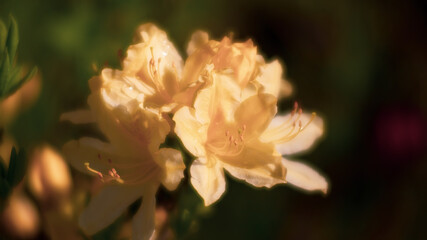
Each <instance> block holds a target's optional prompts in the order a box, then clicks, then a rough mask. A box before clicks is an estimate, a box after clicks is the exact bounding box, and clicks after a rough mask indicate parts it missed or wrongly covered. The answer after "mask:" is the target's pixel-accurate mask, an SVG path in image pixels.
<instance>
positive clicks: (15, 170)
mask: <svg viewBox="0 0 427 240" xmlns="http://www.w3.org/2000/svg"><path fill="white" fill-rule="evenodd" d="M26 170H27V157H26V154H25V151H24V150H20V151H19V153H16V149H15V147H13V148H12V153H11V154H10V162H9V170H8V171H7V181H8V182H9V185H10V186H12V187H14V186H16V185H18V183H19V182H20V181H21V180H22V179H23V178H24V175H25V172H26Z"/></svg>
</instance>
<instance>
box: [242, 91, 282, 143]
mask: <svg viewBox="0 0 427 240" xmlns="http://www.w3.org/2000/svg"><path fill="white" fill-rule="evenodd" d="M276 101H277V99H276V98H275V97H274V96H273V95H271V94H259V95H255V96H252V97H249V98H248V99H246V100H245V101H244V102H242V103H241V104H240V106H239V107H238V108H237V109H236V112H235V114H234V116H235V119H236V122H237V123H238V124H239V125H242V126H243V125H244V126H246V127H245V128H246V132H247V134H248V135H249V137H258V136H259V135H260V134H261V133H262V132H263V131H264V130H265V129H266V128H267V126H268V125H269V124H270V121H271V119H273V117H274V115H275V114H276V111H277V107H276Z"/></svg>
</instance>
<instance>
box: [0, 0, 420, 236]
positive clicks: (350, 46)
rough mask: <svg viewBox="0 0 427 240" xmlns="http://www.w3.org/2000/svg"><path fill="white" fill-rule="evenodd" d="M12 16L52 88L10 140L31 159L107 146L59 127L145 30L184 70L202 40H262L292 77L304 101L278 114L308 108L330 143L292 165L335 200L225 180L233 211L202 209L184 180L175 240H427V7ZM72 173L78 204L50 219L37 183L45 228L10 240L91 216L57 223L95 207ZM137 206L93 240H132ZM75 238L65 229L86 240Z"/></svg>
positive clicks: (92, 10)
mask: <svg viewBox="0 0 427 240" xmlns="http://www.w3.org/2000/svg"><path fill="white" fill-rule="evenodd" d="M10 13H11V14H13V15H14V17H15V18H16V20H17V22H18V25H19V34H20V45H19V49H18V53H17V56H18V61H19V62H20V63H22V64H24V65H28V68H29V67H31V66H34V65H37V66H38V69H39V72H38V75H37V77H38V78H39V79H40V80H39V81H40V85H37V86H41V87H40V89H41V90H40V92H39V94H38V97H37V98H35V99H36V100H35V101H34V103H33V104H32V105H31V106H29V107H26V108H25V109H24V110H22V111H20V112H19V113H17V114H16V117H15V118H14V119H13V120H10V121H8V123H7V124H5V126H4V130H3V132H2V133H1V134H2V135H6V134H7V136H10V138H11V139H14V140H13V141H14V143H15V144H17V145H19V146H22V147H24V148H28V149H39V148H40V147H38V146H39V145H40V144H41V143H43V144H48V145H49V146H50V147H49V148H52V149H56V151H59V150H58V149H60V148H61V146H62V145H63V144H64V143H65V142H66V141H67V140H69V139H72V138H74V139H75V138H78V137H80V136H83V135H87V134H99V133H98V132H96V131H95V130H93V128H91V127H90V126H88V127H81V126H73V125H71V124H68V123H64V122H59V121H58V120H59V115H60V114H61V113H62V112H65V111H70V110H75V109H80V108H84V107H87V103H86V99H87V96H88V94H89V92H90V91H89V87H88V84H87V82H88V79H89V78H91V77H92V76H93V75H96V74H97V69H101V68H102V67H103V66H110V67H113V68H120V61H119V58H118V55H120V54H119V53H120V52H124V51H125V50H126V48H127V46H129V44H131V43H132V37H133V34H134V31H135V29H136V28H137V27H138V25H139V24H142V23H146V22H154V23H156V24H158V26H159V27H161V28H163V29H165V30H166V32H167V33H168V36H169V39H170V40H171V41H172V42H173V43H174V44H175V46H176V48H177V49H178V50H179V51H180V53H181V55H182V56H183V57H184V58H185V57H186V55H185V49H186V46H187V45H186V44H187V43H188V40H189V38H190V36H191V34H192V33H193V32H194V31H195V30H198V29H202V30H206V31H208V32H209V33H210V35H211V37H212V38H214V39H221V38H222V36H224V35H227V34H229V33H230V32H233V33H234V39H236V40H246V39H248V38H252V39H253V40H254V42H255V43H256V44H257V45H258V50H259V52H261V54H263V55H264V56H265V58H266V59H267V60H269V61H270V60H273V59H276V58H277V59H280V61H281V62H282V63H284V64H285V66H286V73H285V74H286V77H287V78H288V79H289V81H290V82H291V83H292V85H293V87H294V90H295V91H294V93H293V95H292V97H290V98H287V99H284V100H282V101H281V103H280V109H281V110H282V111H285V110H289V109H291V108H292V105H293V102H294V101H298V102H299V103H300V104H302V106H303V108H304V109H306V110H307V111H316V112H317V113H318V114H319V115H320V116H322V117H323V118H324V119H325V122H326V124H327V126H326V134H325V136H324V138H323V139H322V140H321V141H319V142H318V144H317V145H316V147H315V148H313V149H312V151H310V152H306V153H303V154H299V155H297V156H292V158H291V159H298V160H304V161H305V162H307V163H310V164H312V165H313V166H316V168H317V169H318V170H319V171H320V172H322V173H323V174H325V175H326V176H328V178H329V182H330V186H331V187H330V193H329V194H328V195H327V196H322V195H321V194H306V193H304V192H301V191H298V190H297V189H293V188H291V187H288V186H276V187H274V188H273V189H270V190H266V189H254V188H252V187H250V186H248V185H246V184H244V183H242V182H240V181H236V180H234V179H232V178H230V177H228V179H227V180H228V191H227V193H226V194H225V196H224V197H223V198H222V200H221V201H219V202H218V203H216V204H214V205H213V206H212V207H209V208H204V207H203V206H202V202H201V199H200V198H199V196H198V195H197V194H196V193H195V191H194V190H193V189H192V187H191V186H190V185H189V183H188V180H186V181H184V182H183V183H182V184H181V186H180V188H178V191H176V192H173V193H168V192H166V191H164V190H161V191H160V192H159V194H158V206H159V211H158V216H157V217H159V218H160V219H163V221H164V222H165V227H164V229H165V230H164V232H165V237H164V239H170V238H171V236H174V237H175V238H177V239H427V231H426V229H425V226H426V225H427V177H426V176H427V154H426V153H427V151H426V149H427V146H426V144H427V138H426V136H427V135H426V132H427V120H426V116H427V3H426V1H422V0H413V1H398V0H389V1H380V0H375V1H363V0H362V1H355V0H345V1H342V0H323V1H315V0H299V1H273V0H263V1H227V0H209V1H200V0H158V1H136V0H128V1H119V0H98V1H95V0H91V1H78V0H74V1H72V0H64V1H47V0H43V1H33V0H20V1H8V0H2V1H0V18H1V19H3V20H4V21H7V18H8V15H9V14H10ZM31 89H33V87H31ZM2 114H3V115H4V114H5V113H4V112H3V113H1V112H0V115H2ZM5 142H6V140H3V143H2V144H5ZM40 151H41V152H43V150H40ZM36 152H37V151H36ZM34 154H36V153H34ZM38 154H42V153H38ZM52 154H60V153H52ZM36 155H37V154H36ZM58 157H59V156H58ZM59 158H60V157H59ZM33 161H36V160H33ZM69 171H70V174H71V176H72V179H73V182H72V183H69V185H70V186H71V187H69V188H70V190H69V191H71V193H69V195H66V194H65V195H64V196H66V197H65V198H67V199H68V200H67V201H68V204H69V205H64V206H62V205H61V207H58V208H55V207H52V205H51V204H50V203H49V201H48V202H46V201H45V200H40V198H38V197H37V194H36V193H34V191H30V190H29V189H30V187H29V186H28V184H26V185H25V186H22V189H23V190H22V191H23V192H24V193H26V195H27V197H26V200H25V201H27V203H28V202H29V204H32V206H34V207H33V209H34V210H33V211H34V214H33V215H34V219H35V220H34V221H37V222H38V225H36V226H34V227H33V228H34V229H35V230H34V232H33V233H32V234H30V235H23V236H14V235H7V234H6V230H5V229H4V227H2V228H0V231H1V233H2V234H0V235H3V234H4V236H8V238H11V239H13V238H30V239H50V238H54V237H52V234H51V232H52V231H53V232H55V230H52V229H63V228H64V229H65V227H64V226H69V225H72V223H73V221H74V222H75V221H76V219H77V217H76V215H77V214H78V212H79V211H81V209H82V207H76V208H73V211H72V213H69V215H71V217H70V218H67V219H68V220H58V221H56V220H55V219H61V217H58V216H56V215H55V214H54V213H55V212H58V211H65V212H67V206H68V210H69V209H70V208H69V206H73V204H74V203H76V202H79V201H80V200H78V199H79V198H88V195H87V194H86V195H85V194H84V193H85V192H88V189H90V188H91V187H90V186H88V185H90V184H89V183H90V182H91V178H89V177H84V176H83V175H81V174H79V173H77V172H75V171H74V170H69ZM27 177H28V176H27ZM26 182H27V183H29V182H30V181H28V180H26ZM82 194H83V197H80V196H81V195H82ZM70 202H71V203H70ZM80 202H82V201H80ZM77 205H78V204H77ZM81 205H82V204H81ZM135 206H138V205H135ZM135 206H133V207H130V209H129V210H128V212H127V213H126V214H125V215H124V216H123V217H121V218H120V219H118V220H117V221H116V222H115V223H114V224H113V225H112V226H110V227H109V228H108V229H106V230H105V231H103V232H101V233H99V234H98V235H96V236H94V237H93V239H118V238H122V235H121V234H122V232H123V228H125V227H126V223H127V222H128V220H129V219H130V217H131V215H132V213H133V212H134V211H135V209H132V208H134V207H135ZM19 209H21V208H19ZM58 209H60V210H58ZM64 209H65V210H64ZM52 212H53V213H52ZM52 214H53V215H54V216H52ZM52 219H54V220H52ZM55 221H56V222H61V221H62V223H61V225H60V226H56V225H54V224H53V225H52V222H55ZM123 226H124V227H123ZM71 228H73V229H72V230H56V231H60V232H61V231H62V234H63V238H62V239H64V238H66V236H69V237H70V239H72V238H71V236H72V235H73V234H74V235H75V237H76V238H81V239H85V237H83V236H82V234H81V233H80V232H79V230H78V229H77V227H71ZM67 231H70V232H72V233H70V235H67V234H65V233H67ZM74 235H73V236H74Z"/></svg>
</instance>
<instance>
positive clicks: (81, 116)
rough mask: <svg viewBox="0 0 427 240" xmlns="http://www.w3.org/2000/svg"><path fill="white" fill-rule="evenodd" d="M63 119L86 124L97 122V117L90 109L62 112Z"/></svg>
mask: <svg viewBox="0 0 427 240" xmlns="http://www.w3.org/2000/svg"><path fill="white" fill-rule="evenodd" d="M60 120H61V121H70V122H72V123H74V124H85V123H93V122H95V117H94V116H93V114H92V112H91V111H90V110H86V109H84V110H77V111H73V112H66V113H63V114H61V117H60Z"/></svg>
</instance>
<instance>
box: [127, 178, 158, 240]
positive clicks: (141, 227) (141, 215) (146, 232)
mask: <svg viewBox="0 0 427 240" xmlns="http://www.w3.org/2000/svg"><path fill="white" fill-rule="evenodd" d="M157 187H158V186H157V185H156V184H153V185H149V186H147V187H146V188H145V191H144V193H143V196H142V204H141V206H140V207H139V209H138V211H137V212H136V214H135V216H134V217H133V220H132V239H133V240H149V239H151V237H152V236H153V235H154V228H155V218H154V215H155V210H156V192H157Z"/></svg>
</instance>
